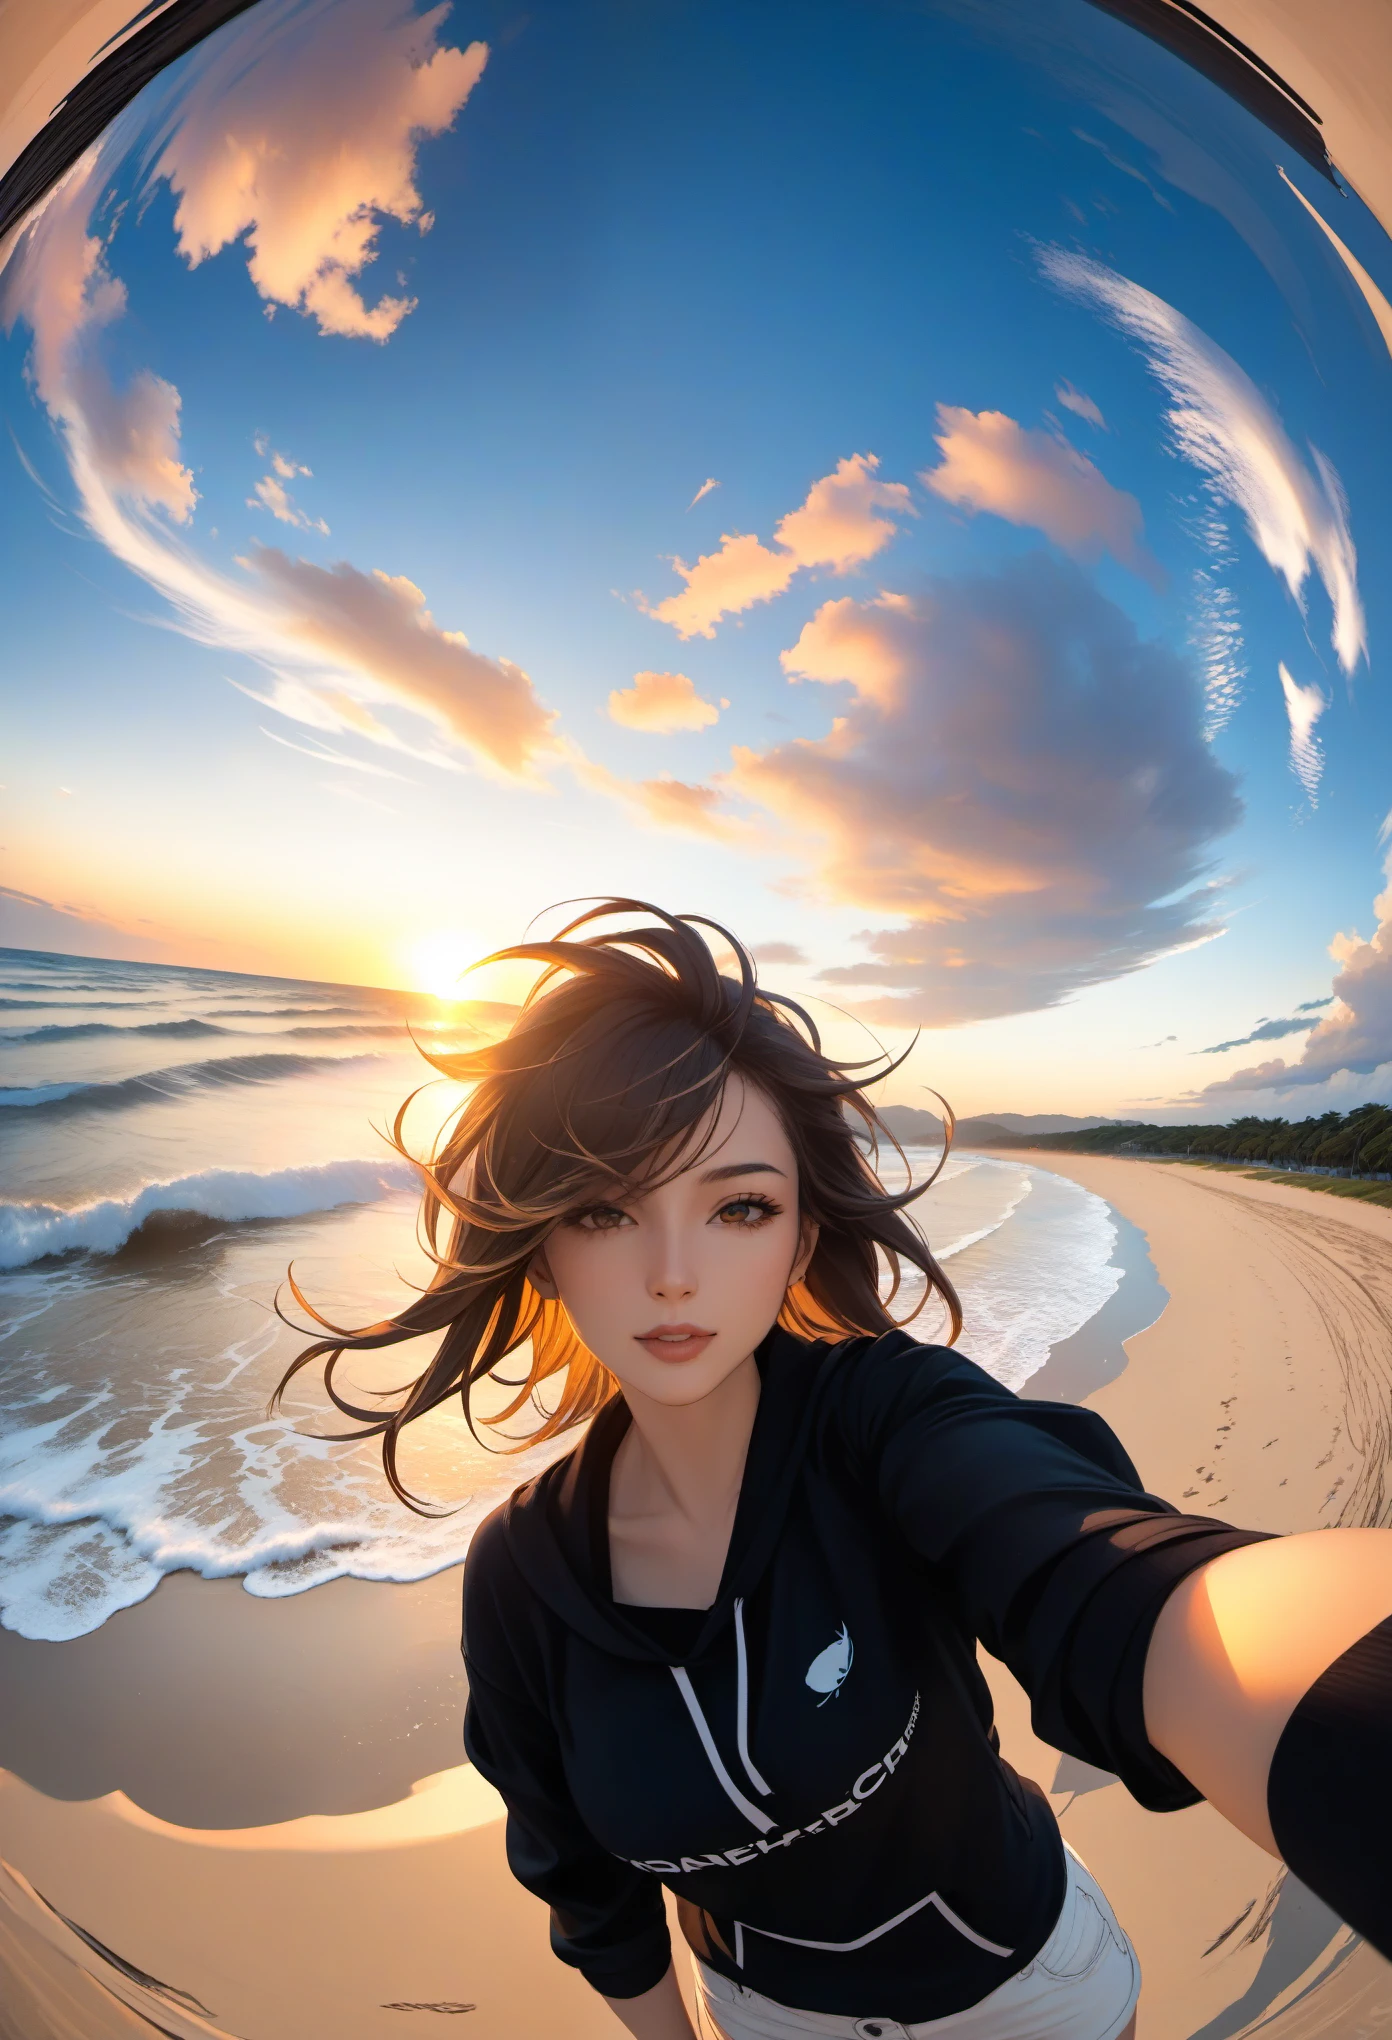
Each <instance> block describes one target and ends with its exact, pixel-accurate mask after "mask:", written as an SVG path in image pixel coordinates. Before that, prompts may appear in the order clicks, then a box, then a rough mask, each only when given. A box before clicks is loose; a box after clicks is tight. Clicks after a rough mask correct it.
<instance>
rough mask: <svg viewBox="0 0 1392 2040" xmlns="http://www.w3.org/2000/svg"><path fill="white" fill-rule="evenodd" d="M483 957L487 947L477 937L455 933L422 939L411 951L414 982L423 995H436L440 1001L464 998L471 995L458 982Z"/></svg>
mask: <svg viewBox="0 0 1392 2040" xmlns="http://www.w3.org/2000/svg"><path fill="white" fill-rule="evenodd" d="M484 954H485V945H484V944H483V943H482V942H480V941H479V940H478V938H477V936H474V935H469V934H464V933H461V932H459V931H457V930H454V929H445V930H443V931H441V932H440V933H438V934H435V935H426V936H423V937H422V939H421V940H420V941H419V942H417V943H416V944H415V946H414V947H413V948H412V950H411V951H410V970H411V982H412V983H413V984H414V985H415V986H416V987H417V989H418V990H420V991H422V992H433V993H434V995H435V997H436V998H437V999H462V998H465V997H466V996H468V994H466V993H465V992H464V991H463V990H462V988H461V986H460V982H459V980H460V978H461V976H462V975H463V973H464V972H465V971H466V970H467V969H468V967H469V965H470V964H471V963H473V962H474V960H475V959H476V958H477V957H479V956H482V955H484Z"/></svg>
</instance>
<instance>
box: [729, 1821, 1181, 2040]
mask: <svg viewBox="0 0 1392 2040" xmlns="http://www.w3.org/2000/svg"><path fill="white" fill-rule="evenodd" d="M1064 1848H1065V1850H1066V1852H1067V1861H1068V1888H1067V1890H1066V1891H1065V1893H1064V1899H1063V1909H1062V1911H1061V1912H1060V1913H1059V1916H1058V1922H1057V1924H1056V1925H1055V1927H1054V1930H1053V1932H1052V1933H1051V1934H1050V1936H1049V1938H1048V1940H1047V1941H1046V1942H1045V1943H1044V1946H1043V1947H1042V1948H1041V1949H1040V1951H1039V1953H1038V1954H1037V1955H1036V1956H1035V1958H1034V1960H1033V1962H1031V1963H1029V1964H1028V1965H1027V1966H1026V1967H1025V1968H1024V1969H1021V1970H1018V1971H1017V1972H1016V1974H1015V1975H1014V1976H1010V1977H1007V1978H1006V1980H1005V1982H1004V1983H1002V1984H1000V1985H999V1986H998V1987H997V1988H996V1989H995V1990H993V1991H992V1992H991V1993H990V1995H989V1997H984V1998H982V1999H981V2000H980V2002H979V2003H977V2004H974V2005H969V2006H968V2007H967V2009H966V2011H964V2012H953V2013H951V2014H950V2015H949V2016H948V2017H947V2018H945V2019H925V2020H923V2021H921V2022H920V2023H919V2024H918V2025H914V2026H904V2025H901V2024H900V2023H899V2021H898V2020H897V2019H881V2018H876V2017H875V2016H874V2014H873V2013H872V2014H871V2015H869V2016H868V2017H866V2018H863V2019H850V2018H844V2017H841V2016H840V2015H838V2014H835V2013H830V2012H799V2011H795V2010H794V2009H793V2008H792V2007H791V2006H789V2005H780V2004H775V2002H774V2000H773V1999H772V1998H766V1997H761V1996H760V1995H759V1993H758V1991H755V1990H747V1989H746V1988H745V1986H744V1985H743V1984H742V1983H732V1982H731V1981H730V1980H729V1978H728V1977H724V1976H718V1975H717V1974H716V1972H715V1971H714V1970H713V1969H708V1968H707V1967H706V1965H705V1963H704V1962H701V1961H699V1960H697V1958H696V1957H695V1956H693V1957H692V1961H693V1963H694V1964H695V1969H696V2001H697V2005H698V2007H699V2019H698V2027H699V2030H700V2033H701V2040H813V2036H816V2040H1116V2036H1117V2035H1118V2034H1119V2033H1120V2032H1121V2031H1122V2029H1123V2028H1124V2026H1125V2025H1126V2022H1127V2020H1128V2019H1129V2018H1130V2016H1131V2014H1132V2012H1133V2011H1134V2010H1135V2006H1136V1999H1137V1998H1138V1997H1139V1996H1140V1990H1141V1967H1140V1964H1139V1963H1138V1962H1137V1960H1136V1951H1135V1949H1134V1948H1133V1947H1132V1946H1131V1943H1130V1941H1129V1940H1128V1939H1127V1938H1126V1935H1125V1934H1124V1933H1123V1932H1122V1930H1121V1928H1120V1927H1119V1926H1118V1925H1117V1920H1116V1915H1115V1913H1114V1912H1113V1911H1112V1908H1111V1907H1110V1906H1109V1905H1108V1903H1107V1900H1106V1896H1105V1894H1104V1892H1103V1890H1102V1887H1101V1886H1100V1885H1099V1884H1098V1883H1097V1882H1096V1881H1095V1879H1094V1878H1093V1877H1092V1876H1091V1874H1090V1873H1089V1871H1088V1868H1087V1866H1086V1864H1085V1863H1084V1862H1083V1861H1082V1859H1081V1858H1080V1857H1079V1856H1077V1855H1076V1854H1075V1853H1074V1851H1073V1850H1072V1849H1070V1848H1069V1847H1068V1844H1067V1843H1066V1842H1065V1844H1064Z"/></svg>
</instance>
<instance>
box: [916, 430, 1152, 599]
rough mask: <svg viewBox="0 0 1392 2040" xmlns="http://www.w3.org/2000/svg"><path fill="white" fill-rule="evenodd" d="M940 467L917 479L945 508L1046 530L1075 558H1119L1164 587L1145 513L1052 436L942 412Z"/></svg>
mask: <svg viewBox="0 0 1392 2040" xmlns="http://www.w3.org/2000/svg"><path fill="white" fill-rule="evenodd" d="M936 437H937V443H938V446H939V448H940V449H941V452H942V460H941V462H940V463H939V465H938V466H937V467H935V468H929V469H927V470H926V471H925V472H924V473H923V474H921V475H920V476H919V480H920V481H921V482H923V483H924V484H925V486H926V487H928V488H930V489H931V490H932V491H933V493H934V494H935V495H937V496H941V497H942V498H943V500H944V502H947V503H955V504H958V505H959V506H960V507H962V508H963V509H967V510H989V511H992V512H993V513H994V514H995V515H996V516H997V517H1004V518H1005V519H1007V521H1008V522H1009V523H1011V524H1027V525H1030V526H1032V527H1033V529H1034V530H1036V531H1042V532H1043V533H1044V535H1045V537H1046V538H1051V539H1052V540H1053V542H1054V544H1055V545H1057V546H1061V547H1062V548H1063V550H1064V551H1065V552H1067V553H1071V554H1072V555H1073V557H1074V558H1075V559H1081V560H1089V561H1092V560H1096V559H1099V558H1100V557H1101V555H1102V553H1103V552H1104V551H1105V552H1109V553H1111V554H1112V556H1113V558H1114V559H1117V560H1119V561H1120V562H1121V564H1122V565H1123V566H1124V567H1129V568H1130V569H1131V571H1132V572H1133V573H1135V574H1140V575H1141V576H1143V578H1144V579H1145V580H1147V581H1149V582H1150V583H1151V585H1152V586H1157V585H1159V584H1160V583H1161V582H1162V581H1163V579H1164V576H1163V574H1162V572H1161V569H1160V566H1159V563H1158V562H1157V561H1156V559H1155V558H1154V556H1153V555H1152V554H1151V553H1150V552H1149V551H1148V550H1147V549H1146V546H1145V544H1144V543H1143V541H1142V537H1141V533H1142V530H1143V528H1144V525H1143V520H1142V517H1141V506H1140V504H1139V503H1138V502H1137V501H1136V499H1135V497H1134V496H1128V495H1127V494H1126V493H1125V491H1124V490H1122V489H1115V488H1113V487H1112V484H1111V483H1110V482H1109V481H1108V480H1107V479H1106V477H1105V475H1103V474H1102V472H1101V470H1100V469H1098V468H1096V467H1094V466H1093V464H1092V462H1091V461H1090V460H1088V459H1086V458H1085V457H1084V456H1083V455H1082V454H1081V453H1078V452H1076V451H1075V449H1074V448H1073V447H1071V446H1069V445H1068V443H1067V442H1066V441H1065V440H1062V439H1056V438H1055V437H1054V436H1053V434H1052V433H1049V432H1037V431H1031V430H1030V429H1029V428H1028V427H1026V426H1023V425H1019V424H1017V423H1016V421H1015V420H1014V419H1013V418H1009V417H1007V416H1006V414H1005V413H1004V411H964V410H959V409H958V408H957V407H956V406H954V405H951V404H939V406H938V431H937V435H936Z"/></svg>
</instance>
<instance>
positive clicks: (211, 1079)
mask: <svg viewBox="0 0 1392 2040" xmlns="http://www.w3.org/2000/svg"><path fill="white" fill-rule="evenodd" d="M373 1060H375V1058H374V1057H372V1056H370V1055H295V1054H282V1055H227V1056H220V1057H218V1058H217V1059H216V1060H215V1061H213V1062H200V1063H175V1064H173V1065H172V1066H171V1067H170V1068H169V1069H165V1070H148V1071H146V1073H145V1074H144V1075H143V1076H138V1077H119V1078H111V1079H109V1080H107V1081H105V1082H101V1083H83V1082H81V1081H77V1082H73V1083H66V1084H31V1085H28V1086H26V1085H23V1084H0V1111H5V1110H8V1111H14V1110H16V1109H18V1108H20V1107H22V1108H24V1109H25V1110H26V1111H29V1112H41V1113H43V1114H44V1115H45V1116H46V1117H54V1118H66V1117H67V1116H68V1115H69V1114H70V1113H75V1112H118V1111H121V1110H123V1109H124V1108H126V1107H127V1106H131V1105H148V1104H150V1103H151V1102H152V1101H157V1100H164V1099H170V1098H183V1097H185V1096H187V1094H188V1093H189V1092H190V1091H200V1090H205V1089H208V1088H210V1087H216V1086H219V1085H224V1084H273V1083H277V1082H279V1081H281V1080H282V1079H283V1078H286V1077H304V1076H309V1075H311V1074H314V1073H317V1072H320V1071H324V1070H341V1069H344V1068H346V1067H347V1066H348V1065H349V1064H350V1063H359V1062H371V1061H373Z"/></svg>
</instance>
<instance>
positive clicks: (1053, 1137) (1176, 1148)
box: [1030, 1105, 1392, 1176]
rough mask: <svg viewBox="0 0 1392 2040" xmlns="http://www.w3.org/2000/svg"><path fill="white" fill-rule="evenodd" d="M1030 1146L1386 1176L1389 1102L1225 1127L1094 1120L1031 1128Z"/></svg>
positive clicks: (1391, 1166)
mask: <svg viewBox="0 0 1392 2040" xmlns="http://www.w3.org/2000/svg"><path fill="white" fill-rule="evenodd" d="M1030 1145H1031V1147H1038V1148H1066V1149H1069V1150H1071V1151H1072V1152H1074V1153H1079V1154H1094V1155H1191V1156H1193V1157H1195V1158H1196V1159H1201V1160H1207V1161H1215V1162H1249V1163H1254V1164H1264V1165H1265V1166H1267V1167H1268V1168H1277V1169H1327V1170H1330V1171H1331V1172H1334V1171H1337V1172H1338V1173H1339V1174H1340V1175H1345V1174H1346V1175H1350V1176H1383V1175H1389V1174H1392V1106H1388V1105H1360V1106H1359V1107H1358V1108H1357V1110H1356V1111H1353V1112H1323V1113H1321V1114H1320V1116H1319V1117H1318V1118H1317V1119H1294V1120H1292V1119H1255V1118H1249V1119H1234V1120H1232V1121H1231V1122H1230V1123H1229V1124H1228V1125H1226V1126H1150V1125H1147V1124H1145V1123H1144V1122H1142V1121H1135V1122H1133V1123H1131V1124H1130V1125H1128V1124H1126V1123H1124V1122H1122V1123H1119V1124H1115V1125H1111V1126H1092V1127H1088V1128H1086V1129H1083V1130H1081V1131H1078V1132H1070V1133H1046V1134H1037V1135H1036V1136H1035V1137H1034V1138H1033V1139H1032V1140H1031V1142H1030Z"/></svg>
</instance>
